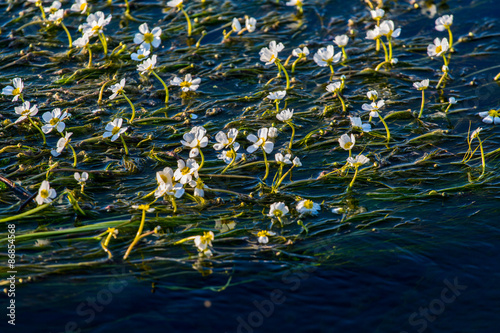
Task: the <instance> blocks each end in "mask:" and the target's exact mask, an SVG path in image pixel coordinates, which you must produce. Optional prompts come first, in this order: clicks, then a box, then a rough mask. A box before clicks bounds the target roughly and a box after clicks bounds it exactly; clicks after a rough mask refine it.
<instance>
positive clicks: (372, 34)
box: [366, 27, 382, 40]
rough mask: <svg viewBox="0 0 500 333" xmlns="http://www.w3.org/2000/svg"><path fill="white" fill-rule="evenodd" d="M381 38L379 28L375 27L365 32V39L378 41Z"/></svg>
mask: <svg viewBox="0 0 500 333" xmlns="http://www.w3.org/2000/svg"><path fill="white" fill-rule="evenodd" d="M380 37H382V31H380V28H379V27H375V28H373V29H372V30H368V31H367V32H366V39H374V40H375V39H379V38H380Z"/></svg>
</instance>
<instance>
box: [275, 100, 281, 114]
mask: <svg viewBox="0 0 500 333" xmlns="http://www.w3.org/2000/svg"><path fill="white" fill-rule="evenodd" d="M275 103H276V114H278V113H280V108H279V105H280V100H279V99H277V100H276V101H275Z"/></svg>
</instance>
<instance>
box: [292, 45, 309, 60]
mask: <svg viewBox="0 0 500 333" xmlns="http://www.w3.org/2000/svg"><path fill="white" fill-rule="evenodd" d="M292 55H293V56H294V57H297V58H298V57H303V58H305V57H307V56H308V55H309V49H308V48H307V46H304V48H303V49H302V50H301V49H300V48H296V49H294V50H293V51H292Z"/></svg>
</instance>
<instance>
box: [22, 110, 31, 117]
mask: <svg viewBox="0 0 500 333" xmlns="http://www.w3.org/2000/svg"><path fill="white" fill-rule="evenodd" d="M29 113H30V109H24V110H23V111H22V112H21V115H22V116H25V115H27V114H29Z"/></svg>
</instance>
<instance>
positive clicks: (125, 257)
mask: <svg viewBox="0 0 500 333" xmlns="http://www.w3.org/2000/svg"><path fill="white" fill-rule="evenodd" d="M144 222H146V210H145V209H143V210H142V218H141V224H140V225H139V230H137V234H136V235H135V238H134V241H133V242H132V243H131V244H130V246H129V247H128V249H127V252H125V255H124V256H123V260H125V259H127V258H128V256H129V254H130V251H132V249H133V248H134V246H135V244H137V242H138V241H139V239H140V237H141V234H142V229H143V228H144Z"/></svg>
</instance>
